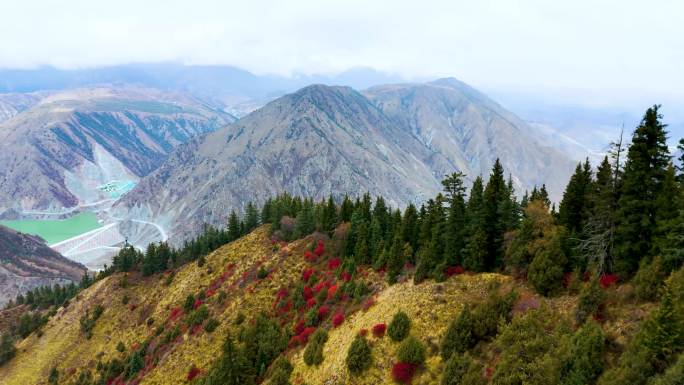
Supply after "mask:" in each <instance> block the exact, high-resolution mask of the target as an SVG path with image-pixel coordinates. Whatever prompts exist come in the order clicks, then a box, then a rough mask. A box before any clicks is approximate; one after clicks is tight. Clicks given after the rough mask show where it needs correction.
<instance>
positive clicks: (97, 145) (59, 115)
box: [0, 87, 235, 217]
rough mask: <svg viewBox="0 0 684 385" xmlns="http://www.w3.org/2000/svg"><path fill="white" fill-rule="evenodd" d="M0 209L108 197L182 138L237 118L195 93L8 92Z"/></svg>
mask: <svg viewBox="0 0 684 385" xmlns="http://www.w3.org/2000/svg"><path fill="white" fill-rule="evenodd" d="M0 106H4V108H2V109H0V110H2V111H5V114H4V116H5V120H4V121H2V122H0V143H1V144H0V146H1V148H2V151H0V215H3V213H4V215H5V216H6V217H7V216H8V215H11V213H12V212H17V211H22V210H45V209H51V210H60V209H62V208H68V207H74V206H76V205H79V204H84V203H88V202H94V201H98V200H101V199H105V198H107V193H106V192H103V191H100V190H98V187H99V186H101V185H104V184H106V183H108V182H111V181H133V182H135V181H137V180H138V179H139V178H141V177H143V176H145V175H147V174H149V173H150V172H152V171H153V170H155V169H156V168H157V167H158V166H159V165H160V164H161V163H162V162H163V161H164V159H165V158H166V155H167V154H168V153H169V152H170V151H171V150H172V149H173V148H174V147H175V146H177V145H178V144H181V143H184V142H185V141H187V140H188V139H190V138H191V137H194V136H196V135H198V134H202V133H206V132H209V131H213V130H215V129H217V128H219V127H223V126H225V125H226V124H228V123H230V122H232V121H234V120H235V118H234V117H233V116H231V115H229V114H227V113H225V112H223V111H222V110H220V109H217V108H216V107H214V106H212V105H211V104H208V103H206V102H203V101H200V100H198V99H196V98H195V97H192V96H189V95H187V94H180V93H168V92H162V91H159V90H153V89H147V88H137V87H117V88H112V87H97V88H84V89H75V90H67V91H59V92H42V93H35V94H9V95H1V96H0Z"/></svg>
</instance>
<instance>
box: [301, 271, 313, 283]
mask: <svg viewBox="0 0 684 385" xmlns="http://www.w3.org/2000/svg"><path fill="white" fill-rule="evenodd" d="M313 273H314V269H304V270H303V271H302V281H304V282H309V278H311V276H312V275H313Z"/></svg>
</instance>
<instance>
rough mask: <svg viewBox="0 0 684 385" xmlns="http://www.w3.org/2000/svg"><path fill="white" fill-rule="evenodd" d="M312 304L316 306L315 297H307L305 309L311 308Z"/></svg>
mask: <svg viewBox="0 0 684 385" xmlns="http://www.w3.org/2000/svg"><path fill="white" fill-rule="evenodd" d="M314 306H316V298H309V299H308V300H306V308H307V309H311V308H312V307H314Z"/></svg>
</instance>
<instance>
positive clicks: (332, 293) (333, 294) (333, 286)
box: [328, 285, 337, 301]
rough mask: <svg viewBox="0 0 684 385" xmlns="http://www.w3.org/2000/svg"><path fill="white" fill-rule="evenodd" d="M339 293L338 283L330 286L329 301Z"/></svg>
mask: <svg viewBox="0 0 684 385" xmlns="http://www.w3.org/2000/svg"><path fill="white" fill-rule="evenodd" d="M336 293H337V285H332V286H330V287H329V288H328V301H330V300H331V299H333V298H335V294H336Z"/></svg>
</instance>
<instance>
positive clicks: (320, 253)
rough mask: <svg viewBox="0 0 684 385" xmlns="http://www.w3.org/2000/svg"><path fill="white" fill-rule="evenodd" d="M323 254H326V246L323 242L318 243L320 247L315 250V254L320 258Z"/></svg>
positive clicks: (317, 246)
mask: <svg viewBox="0 0 684 385" xmlns="http://www.w3.org/2000/svg"><path fill="white" fill-rule="evenodd" d="M323 253H325V244H323V241H318V245H316V249H314V254H316V255H317V256H319V257H320V256H321V255H323Z"/></svg>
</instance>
